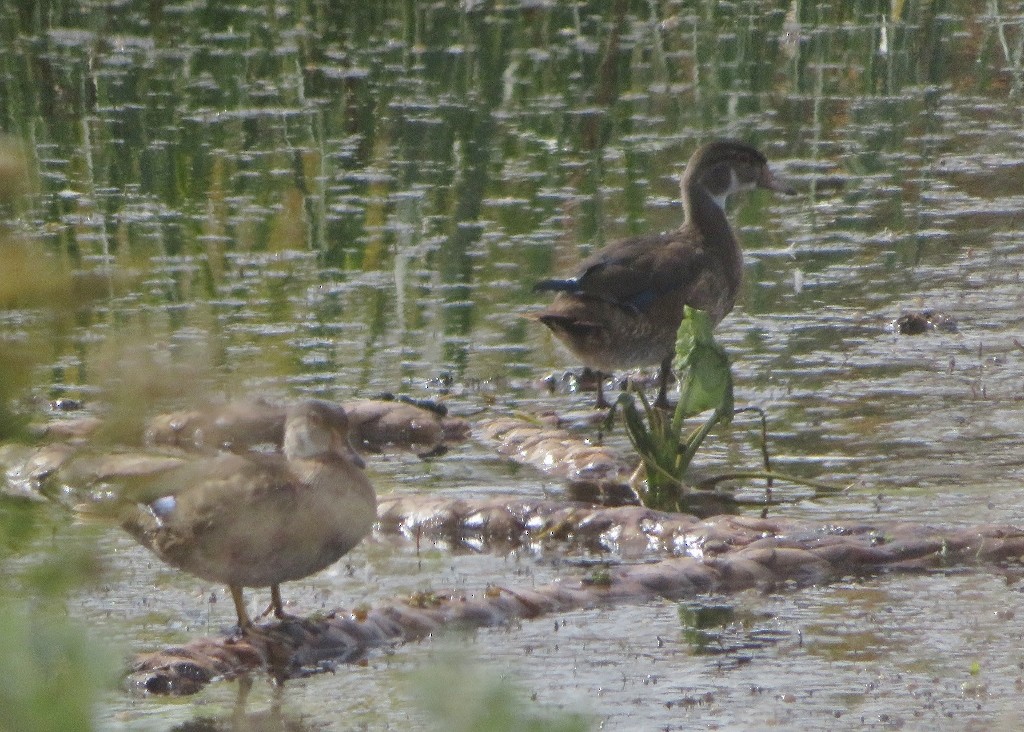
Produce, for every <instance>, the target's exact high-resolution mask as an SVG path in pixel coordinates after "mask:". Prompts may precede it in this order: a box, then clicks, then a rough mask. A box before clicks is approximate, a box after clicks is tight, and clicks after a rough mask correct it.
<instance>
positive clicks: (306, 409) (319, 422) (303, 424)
mask: <svg viewBox="0 0 1024 732" xmlns="http://www.w3.org/2000/svg"><path fill="white" fill-rule="evenodd" d="M348 433H349V423H348V415H347V414H346V413H345V410H344V409H343V408H342V407H340V406H338V405H337V404H331V403H330V402H324V401H320V400H319V399H310V400H307V401H304V402H299V403H298V404H295V405H293V406H291V407H289V408H288V413H287V416H286V417H285V423H284V446H283V450H284V454H285V456H286V457H287V458H288V459H289V460H308V459H312V458H317V457H321V456H324V455H336V456H338V457H341V458H343V459H344V460H346V461H347V462H349V463H351V464H353V465H355V466H356V467H359V468H363V467H366V463H365V462H364V461H363V459H362V458H361V457H360V456H359V454H358V453H357V452H356V451H355V450H354V449H353V448H352V445H351V443H350V442H349V440H348Z"/></svg>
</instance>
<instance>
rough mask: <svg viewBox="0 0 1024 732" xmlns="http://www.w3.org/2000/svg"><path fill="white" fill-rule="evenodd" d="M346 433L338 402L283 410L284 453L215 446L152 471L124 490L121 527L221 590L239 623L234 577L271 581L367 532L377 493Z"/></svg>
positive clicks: (303, 571) (245, 625) (336, 554)
mask: <svg viewBox="0 0 1024 732" xmlns="http://www.w3.org/2000/svg"><path fill="white" fill-rule="evenodd" d="M362 468H363V461H362V458H360V457H359V456H358V455H357V454H356V453H355V452H354V451H353V450H352V447H351V445H350V444H349V442H348V418H347V416H346V414H345V411H344V410H343V409H341V408H340V407H337V406H335V405H332V404H329V403H327V402H321V401H315V400H311V401H306V402H302V403H299V404H297V405H295V406H293V407H291V408H289V410H288V414H287V417H286V421H285V426H284V457H281V456H278V455H259V454H250V455H246V456H242V455H233V454H221V455H219V456H217V457H214V458H208V459H198V460H195V461H191V462H188V463H187V464H185V465H183V466H181V467H179V468H175V469H173V470H171V471H168V472H165V473H163V474H161V475H158V476H155V477H153V478H152V479H150V480H148V481H147V482H146V484H145V485H144V487H139V488H138V489H137V490H136V491H135V492H134V493H133V495H132V499H133V500H134V501H135V503H134V504H133V505H132V506H131V508H130V509H128V510H127V512H126V513H125V514H123V515H122V523H123V525H124V527H125V528H126V529H127V530H128V531H129V532H130V533H131V534H132V535H133V536H134V537H135V538H136V539H137V540H138V541H139V543H141V544H143V545H144V546H145V547H147V548H148V549H150V550H152V551H153V553H155V554H156V555H157V556H158V557H160V558H161V559H162V560H164V561H165V562H167V563H168V564H171V565H173V566H175V567H179V568H180V569H184V570H185V571H187V572H191V573H192V574H195V575H198V576H199V577H202V578H204V579H207V580H211V581H215V582H223V583H224V584H226V585H228V587H229V588H230V590H231V596H232V599H233V600H234V603H235V610H236V611H237V613H238V624H239V627H240V629H241V630H242V631H243V632H246V631H248V630H249V629H251V628H252V620H250V618H249V616H248V613H247V612H246V609H245V604H244V601H243V599H242V588H243V587H267V586H269V587H270V591H271V606H272V608H273V610H274V614H275V615H276V616H277V617H278V618H282V617H285V613H284V608H283V606H282V603H281V593H280V589H279V587H278V586H279V585H280V583H282V582H287V581H289V580H297V579H301V578H302V577H306V576H308V575H310V574H313V573H314V572H318V571H320V570H321V569H323V568H325V567H327V566H328V565H330V564H332V563H334V562H335V561H337V560H338V559H339V558H340V557H341V556H342V555H344V554H345V553H347V552H348V551H349V550H351V549H352V548H353V547H354V546H355V545H356V544H358V543H359V541H360V540H361V539H362V538H363V537H364V536H366V534H368V533H369V531H370V529H371V527H372V526H373V522H374V520H375V519H376V506H377V498H376V495H375V494H374V491H373V487H372V486H371V485H370V482H369V481H368V480H367V479H366V476H365V475H364V474H363V471H362Z"/></svg>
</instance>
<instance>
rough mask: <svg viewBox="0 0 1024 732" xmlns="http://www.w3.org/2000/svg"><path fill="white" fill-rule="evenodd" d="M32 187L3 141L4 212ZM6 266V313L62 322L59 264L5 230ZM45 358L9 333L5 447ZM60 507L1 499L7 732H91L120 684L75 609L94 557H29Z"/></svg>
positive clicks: (1, 287) (0, 299)
mask: <svg viewBox="0 0 1024 732" xmlns="http://www.w3.org/2000/svg"><path fill="white" fill-rule="evenodd" d="M30 187H31V186H30V184H29V171H28V168H27V166H26V164H25V158H24V156H23V155H22V154H21V146H20V144H19V143H18V142H17V141H14V140H11V139H9V138H4V139H0V207H6V208H9V207H10V206H12V205H13V204H14V202H15V201H16V199H17V197H18V196H19V195H21V194H22V193H25V192H27V191H28V190H29V189H30ZM0 261H2V262H3V267H0V311H2V310H9V309H13V308H26V307H31V308H35V309H37V310H38V311H39V312H40V313H42V317H47V316H52V317H53V318H54V322H58V321H59V320H60V319H61V317H62V315H61V313H62V310H64V309H65V308H66V307H67V306H68V304H69V303H70V300H71V295H72V293H73V288H72V287H71V285H70V282H71V281H70V277H68V276H67V274H66V273H65V271H64V270H63V268H62V267H61V266H60V265H59V263H57V262H56V261H54V260H53V259H52V258H50V257H48V256H46V253H45V252H42V251H39V250H38V249H37V247H36V246H34V245H33V243H31V242H26V241H22V240H20V239H19V238H18V237H16V236H14V235H13V234H12V233H11V232H9V231H7V230H0ZM5 322H6V321H5ZM11 322H17V321H16V320H13V321H11ZM45 353H46V349H45V343H44V342H42V339H41V338H39V337H38V336H37V337H35V338H33V337H29V336H28V335H26V334H25V333H23V332H19V331H18V330H17V329H16V328H14V327H12V326H8V327H7V328H5V329H4V330H0V442H2V441H4V440H9V439H11V438H15V437H21V436H22V435H23V430H24V427H25V425H26V423H27V419H26V418H25V417H23V416H22V415H20V414H18V413H17V411H16V410H15V409H14V408H13V407H12V404H13V403H14V400H15V399H16V398H17V397H20V396H21V395H22V392H23V391H24V390H26V389H27V388H28V386H29V385H30V384H31V383H32V379H33V375H34V373H35V369H36V368H37V366H38V365H39V363H41V362H42V360H43V358H44V357H45ZM54 510H56V509H55V508H54V507H53V506H50V505H48V504H43V503H36V502H33V501H28V500H24V499H20V498H11V497H7V496H5V495H4V494H3V493H0V581H2V586H3V588H4V591H3V592H2V593H0V678H2V679H3V683H2V684H0V731H2V732H7V731H8V730H9V731H10V732H23V731H24V730H30V731H31V732H50V731H51V730H52V731H53V732H58V731H60V732H66V731H68V730H71V731H74V730H90V729H92V728H93V726H94V724H93V713H94V712H93V706H94V702H95V700H96V694H97V691H98V690H99V688H100V687H102V686H104V685H109V683H110V682H111V680H112V678H113V676H112V669H113V668H115V665H114V662H113V659H112V658H110V657H108V655H107V652H105V651H101V649H100V647H99V646H98V645H97V644H95V643H93V642H91V641H90V640H89V639H88V638H87V636H86V634H85V632H84V631H83V630H82V629H81V628H79V627H78V626H77V624H76V623H75V622H74V620H73V619H72V618H70V617H69V613H68V610H67V599H68V597H69V596H70V594H71V593H73V592H74V591H76V590H77V589H78V588H80V587H82V586H83V584H85V583H88V582H91V581H94V580H95V579H96V578H97V577H98V576H99V573H100V565H99V562H98V560H97V557H96V556H95V554H93V553H92V552H89V551H80V550H77V549H76V550H73V551H72V550H67V551H65V549H66V548H65V547H60V546H58V545H56V544H53V545H52V550H51V551H49V552H46V553H45V554H44V556H43V558H41V559H35V560H32V561H29V562H25V561H24V558H23V557H24V555H25V554H27V553H29V552H30V551H31V550H32V548H33V546H34V544H35V542H37V541H39V540H40V538H41V537H44V536H45V535H46V532H47V531H51V532H52V531H53V530H54V526H53V523H52V521H51V520H50V515H49V512H51V511H54ZM15 559H17V560H18V561H14V560H15Z"/></svg>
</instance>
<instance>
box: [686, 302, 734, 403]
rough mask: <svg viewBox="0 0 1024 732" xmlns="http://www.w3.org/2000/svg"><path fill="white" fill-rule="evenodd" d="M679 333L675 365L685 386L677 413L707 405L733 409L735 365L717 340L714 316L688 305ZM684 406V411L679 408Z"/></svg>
mask: <svg viewBox="0 0 1024 732" xmlns="http://www.w3.org/2000/svg"><path fill="white" fill-rule="evenodd" d="M684 312H685V316H684V318H683V322H682V323H681V324H680V325H679V332H678V334H677V336H676V361H675V365H676V369H677V372H678V373H679V374H680V376H679V378H680V380H681V384H682V388H681V389H680V394H681V395H682V396H681V397H680V400H679V401H680V403H679V406H678V408H677V413H679V414H681V415H682V416H684V417H685V416H692V415H695V414H699V413H700V412H703V411H704V410H706V409H714V410H716V411H719V412H723V413H725V412H728V413H731V412H732V404H733V400H732V369H731V367H730V363H729V356H728V355H727V354H726V352H725V350H724V349H723V348H722V347H721V346H719V345H718V344H717V343H715V339H714V337H713V336H712V334H711V319H710V318H709V317H708V316H707V314H706V313H704V312H703V311H701V310H695V309H693V308H691V307H686V309H685V311H684ZM679 410H681V412H680V411H679Z"/></svg>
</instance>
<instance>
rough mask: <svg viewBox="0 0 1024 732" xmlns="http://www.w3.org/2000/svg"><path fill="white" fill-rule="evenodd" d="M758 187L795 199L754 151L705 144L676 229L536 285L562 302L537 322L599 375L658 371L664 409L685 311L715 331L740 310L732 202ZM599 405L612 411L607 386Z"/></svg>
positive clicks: (600, 254) (687, 180)
mask: <svg viewBox="0 0 1024 732" xmlns="http://www.w3.org/2000/svg"><path fill="white" fill-rule="evenodd" d="M753 188H769V189H771V190H775V191H781V192H785V193H792V192H793V191H792V189H790V188H789V187H788V186H786V185H785V184H784V183H782V182H780V181H778V180H777V179H776V178H775V177H774V176H773V175H772V172H771V170H769V168H768V161H767V159H766V158H765V156H764V155H763V154H762V153H761V152H759V151H758V150H756V149H755V148H753V147H751V146H749V145H746V144H744V143H741V142H735V141H732V140H716V141H714V142H710V143H708V144H706V145H703V146H702V147H700V148H698V149H697V151H696V152H695V153H694V154H693V156H692V157H691V158H690V161H689V163H687V165H686V170H685V172H684V173H683V177H682V181H681V195H682V204H683V223H682V225H681V226H680V227H679V228H678V229H676V230H675V231H672V232H668V233H665V234H652V235H645V236H638V237H633V238H630V239H625V240H623V241H620V242H616V243H614V244H611V245H609V246H607V247H605V248H603V249H601V250H599V251H597V252H595V253H594V254H592V255H590V256H589V257H587V258H586V259H585V260H583V262H581V263H580V265H579V267H578V268H577V270H576V272H575V274H574V275H573V276H571V277H569V278H566V279H552V280H544V281H543V282H539V283H538V284H537V285H536V286H535V288H534V289H535V290H538V291H552V292H557V293H558V294H557V295H556V296H555V299H554V301H553V302H552V303H551V305H550V306H549V307H548V308H547V309H546V310H543V311H541V312H539V313H536V314H533V315H532V316H530V317H532V318H533V319H535V320H538V321H540V322H541V323H543V324H544V325H546V326H547V327H548V328H549V329H550V330H551V332H552V333H553V334H554V335H555V337H557V338H558V339H559V340H560V341H561V342H562V343H563V344H565V345H566V346H567V347H568V349H569V350H570V351H572V352H573V354H575V355H576V357H577V358H579V359H580V360H581V361H582V362H583V363H584V364H585V365H587V366H589V367H590V368H592V369H595V370H597V371H599V372H604V373H610V372H612V371H614V370H615V369H621V368H633V367H637V366H648V365H653V364H656V363H660V364H661V374H660V378H659V389H658V399H657V403H658V404H659V405H662V406H664V405H667V403H668V400H667V397H666V391H667V388H668V377H669V374H670V373H671V366H672V357H673V355H674V351H675V341H676V331H678V330H679V324H680V323H681V322H682V319H683V308H684V306H686V305H689V306H690V307H693V308H698V309H700V310H704V311H706V312H707V313H708V315H709V316H710V317H711V320H712V321H713V323H714V324H717V323H718V322H719V321H720V320H721V319H722V318H724V317H725V315H726V314H727V313H728V312H729V311H730V310H732V307H733V305H734V304H735V303H736V297H737V295H738V294H739V290H740V284H741V282H742V280H743V255H742V252H741V251H740V246H739V243H738V242H737V240H736V236H735V234H734V233H733V231H732V228H731V227H730V226H729V221H728V219H726V216H725V201H726V199H727V198H728V197H729V196H730V195H731V194H733V193H737V192H739V191H743V190H750V189H753ZM597 406H599V407H604V406H607V402H605V400H604V395H603V392H602V389H601V382H600V380H599V381H598V403H597Z"/></svg>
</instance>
